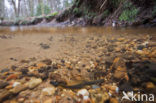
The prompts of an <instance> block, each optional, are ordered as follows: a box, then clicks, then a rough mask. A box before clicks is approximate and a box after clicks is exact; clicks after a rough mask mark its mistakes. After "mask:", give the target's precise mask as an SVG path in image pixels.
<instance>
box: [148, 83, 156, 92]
mask: <svg viewBox="0 0 156 103" xmlns="http://www.w3.org/2000/svg"><path fill="white" fill-rule="evenodd" d="M154 88H156V86H155V85H154V84H153V83H152V82H148V83H146V89H148V90H149V89H154Z"/></svg>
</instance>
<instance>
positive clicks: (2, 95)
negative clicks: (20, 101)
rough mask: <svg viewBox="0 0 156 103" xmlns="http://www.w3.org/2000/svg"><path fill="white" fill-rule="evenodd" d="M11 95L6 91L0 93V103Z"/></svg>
mask: <svg viewBox="0 0 156 103" xmlns="http://www.w3.org/2000/svg"><path fill="white" fill-rule="evenodd" d="M11 94H12V93H11V92H10V91H7V90H4V91H2V92H0V103H2V101H4V100H6V99H7V98H8V97H9V96H10V95H11Z"/></svg>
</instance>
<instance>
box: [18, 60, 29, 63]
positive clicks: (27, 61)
mask: <svg viewBox="0 0 156 103" xmlns="http://www.w3.org/2000/svg"><path fill="white" fill-rule="evenodd" d="M20 62H21V63H29V62H30V61H29V60H21V61H20Z"/></svg>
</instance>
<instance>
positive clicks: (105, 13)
mask: <svg viewBox="0 0 156 103" xmlns="http://www.w3.org/2000/svg"><path fill="white" fill-rule="evenodd" d="M109 14H110V12H109V10H105V11H104V12H103V13H102V18H106V17H107V16H108V15H109Z"/></svg>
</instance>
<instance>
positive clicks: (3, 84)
mask: <svg viewBox="0 0 156 103" xmlns="http://www.w3.org/2000/svg"><path fill="white" fill-rule="evenodd" d="M7 85H9V83H8V82H5V81H2V80H0V89H3V88H5V87H6V86H7Z"/></svg>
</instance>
